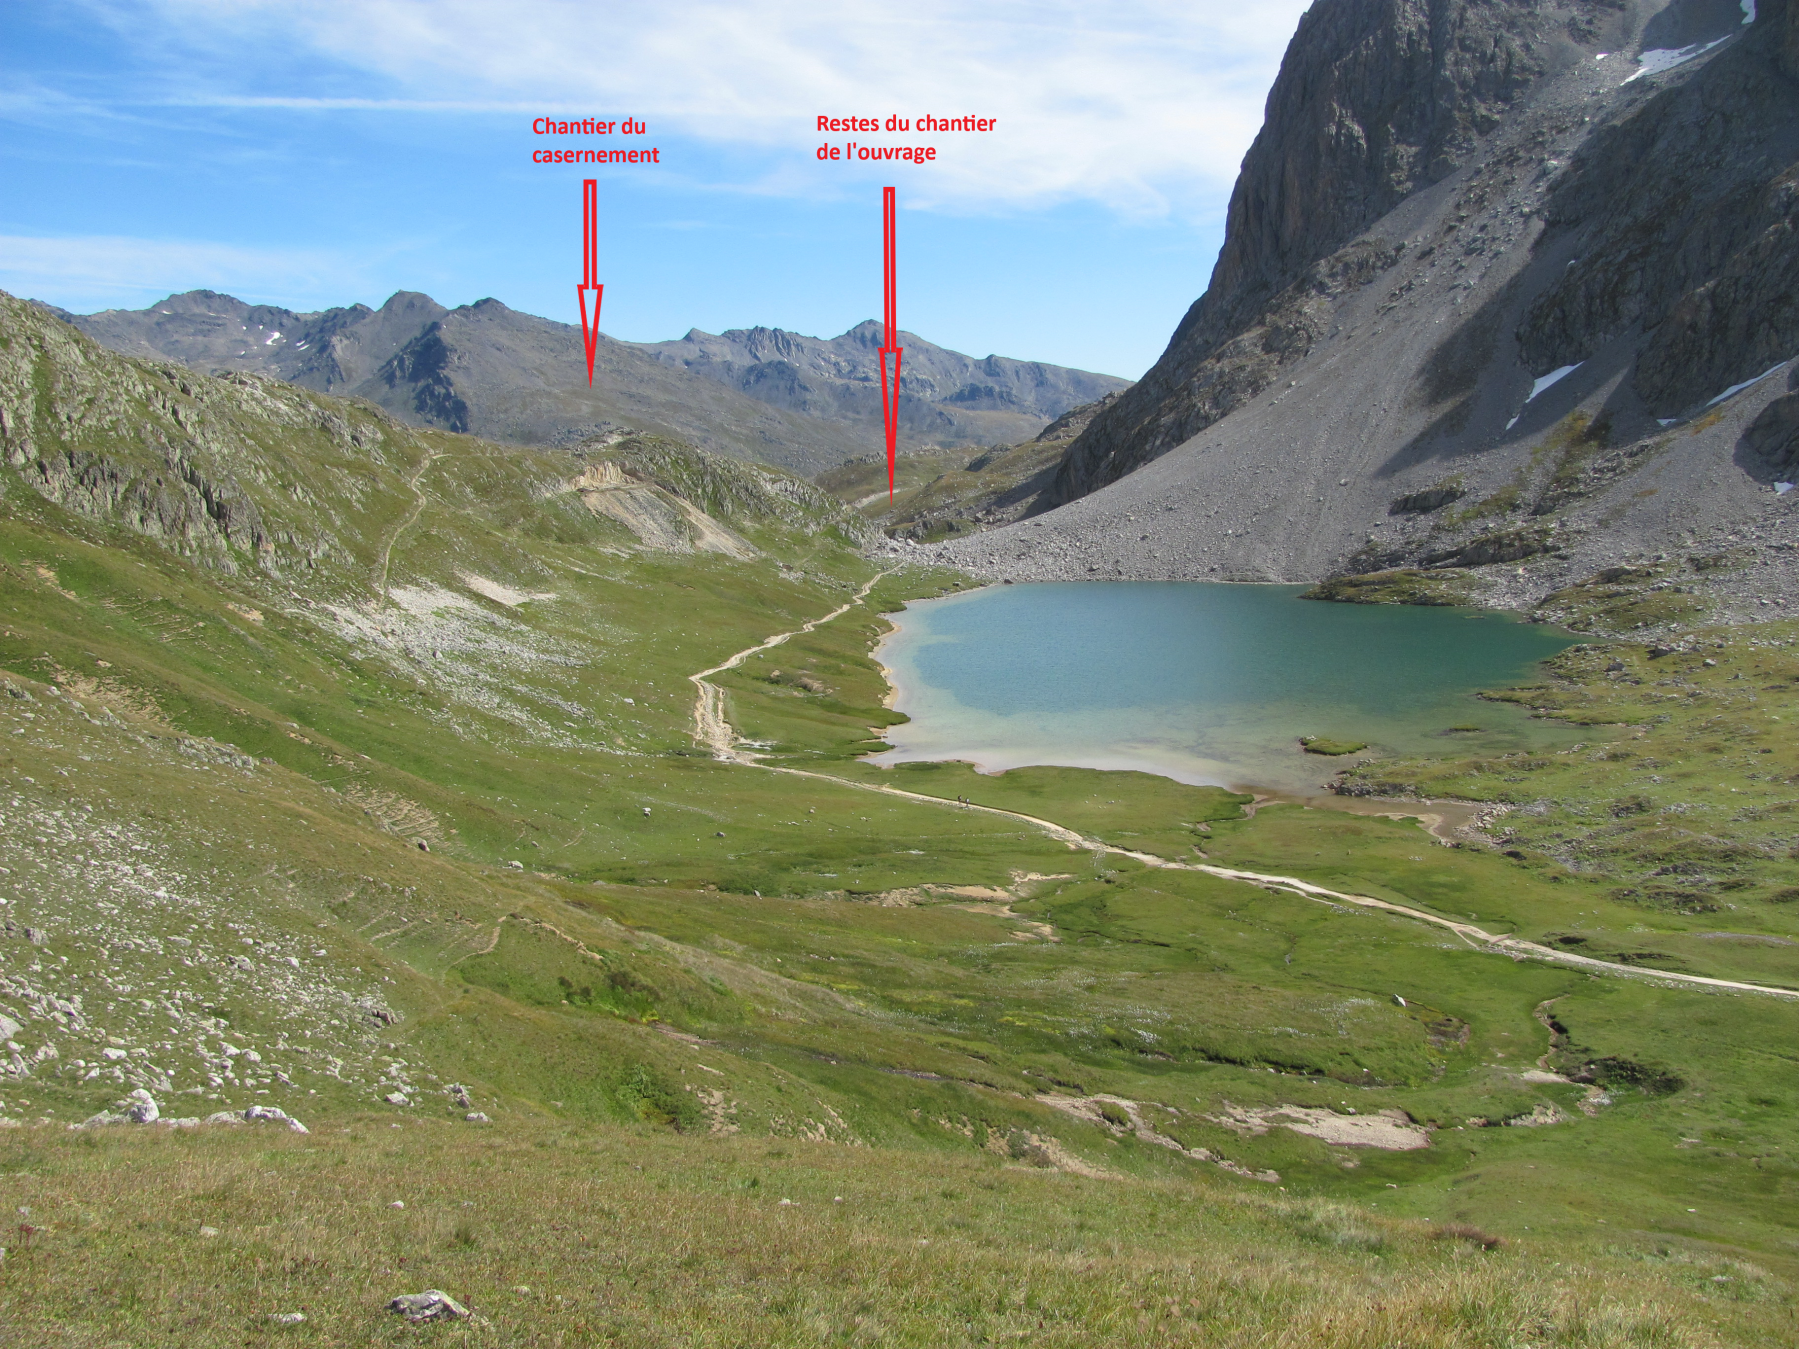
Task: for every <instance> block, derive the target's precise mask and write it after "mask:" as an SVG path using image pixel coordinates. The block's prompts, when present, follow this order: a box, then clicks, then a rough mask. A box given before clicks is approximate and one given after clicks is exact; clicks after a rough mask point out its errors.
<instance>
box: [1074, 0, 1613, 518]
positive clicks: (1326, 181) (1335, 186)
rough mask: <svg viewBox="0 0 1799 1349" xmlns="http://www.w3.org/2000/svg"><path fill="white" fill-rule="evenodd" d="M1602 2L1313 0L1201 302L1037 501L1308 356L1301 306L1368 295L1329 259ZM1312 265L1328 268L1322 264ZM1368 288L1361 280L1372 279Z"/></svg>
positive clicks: (1087, 479)
mask: <svg viewBox="0 0 1799 1349" xmlns="http://www.w3.org/2000/svg"><path fill="white" fill-rule="evenodd" d="M1625 8H1627V6H1624V5H1622V4H1620V3H1616V2H1615V0H1586V2H1585V3H1574V4H1564V5H1560V6H1544V5H1542V4H1540V3H1536V2H1535V0H1509V2H1507V0H1490V2H1487V3H1480V2H1477V0H1320V2H1319V3H1318V4H1315V5H1314V6H1313V7H1312V8H1311V10H1310V11H1309V12H1308V13H1307V14H1306V16H1305V17H1304V18H1303V19H1302V20H1301V21H1300V25H1299V31H1298V32H1297V33H1296V34H1295V35H1294V38H1293V41H1292V44H1291V45H1290V46H1289V47H1288V49H1287V55H1286V58H1285V59H1284V60H1283V61H1282V63H1281V70H1280V75H1279V77H1278V78H1277V79H1276V81H1275V84H1274V88H1273V91H1272V92H1271V93H1270V94H1269V96H1268V107H1267V119H1266V122H1265V124H1264V126H1263V128H1262V131H1261V134H1260V135H1258V136H1257V137H1256V140H1255V143H1254V144H1253V145H1252V146H1251V147H1250V150H1249V154H1248V155H1247V156H1246V157H1245V159H1244V161H1243V171H1242V173H1241V175H1240V176H1239V177H1238V179H1237V185H1236V189H1235V191H1234V192H1233V193H1232V195H1231V204H1230V211H1229V215H1228V219H1227V224H1226V233H1225V243H1224V248H1223V250H1222V252H1221V253H1220V254H1219V258H1218V263H1217V266H1216V268H1215V269H1214V270H1213V273H1212V283H1211V285H1210V286H1209V287H1208V288H1207V290H1206V293H1205V295H1204V296H1202V297H1201V298H1200V299H1199V300H1198V301H1197V302H1196V303H1195V304H1194V306H1193V307H1192V308H1191V309H1190V310H1189V311H1188V312H1187V316H1186V318H1185V319H1183V320H1182V322H1181V325H1180V327H1178V328H1177V329H1176V330H1175V333H1174V337H1173V339H1172V340H1171V341H1170V343H1169V346H1168V350H1167V351H1166V352H1165V353H1164V354H1163V356H1162V359H1161V360H1160V361H1158V362H1157V364H1156V366H1155V368H1154V369H1153V370H1151V371H1150V373H1149V374H1148V375H1146V376H1145V377H1144V378H1143V380H1142V382H1141V383H1139V384H1138V385H1137V386H1136V387H1135V388H1134V389H1132V390H1131V391H1130V392H1129V393H1128V394H1126V395H1125V396H1124V397H1123V398H1122V399H1120V401H1119V404H1118V406H1117V407H1116V408H1114V409H1111V410H1110V411H1109V412H1108V413H1107V414H1106V415H1105V416H1104V417H1102V418H1100V419H1099V420H1097V421H1096V422H1095V423H1094V425H1093V426H1092V427H1091V428H1090V429H1089V430H1088V432H1087V434H1086V435H1084V436H1082V437H1081V439H1080V440H1079V441H1077V442H1076V443H1075V445H1074V446H1073V447H1072V448H1071V449H1070V451H1069V454H1068V458H1067V461H1066V463H1065V464H1064V466H1063V468H1062V470H1061V472H1060V474H1059V475H1058V477H1057V480H1056V485H1055V491H1054V494H1053V496H1054V500H1055V501H1056V502H1060V501H1068V500H1071V499H1073V498H1075V497H1078V496H1081V495H1084V494H1086V493H1087V492H1091V491H1093V490H1095V489H1096V488H1098V487H1102V486H1104V485H1105V484H1106V483H1108V482H1113V481H1115V480H1117V479H1118V478H1120V477H1122V476H1124V475H1125V474H1126V473H1129V472H1131V471H1132V470H1134V469H1136V468H1139V467H1141V466H1142V465H1143V464H1145V463H1148V462H1149V461H1150V460H1152V459H1154V458H1156V457H1158V456H1159V455H1161V454H1164V453H1166V452H1167V451H1168V450H1171V449H1173V448H1174V447H1175V446H1176V445H1179V444H1181V443H1182V442H1183V441H1186V440H1188V439H1189V438H1191V437H1192V436H1194V435H1196V434H1197V433H1199V432H1200V431H1202V430H1204V429H1205V428H1206V427H1207V426H1210V425H1212V424H1213V423H1214V422H1216V421H1218V420H1219V419H1220V418H1221V417H1224V416H1226V415H1228V414H1229V413H1230V412H1231V411H1233V410H1234V409H1236V408H1237V407H1240V406H1242V405H1243V404H1244V403H1245V402H1247V401H1248V400H1249V399H1250V398H1253V397H1254V396H1255V395H1256V394H1258V393H1260V392H1261V391H1262V390H1263V389H1265V388H1267V387H1268V386H1269V385H1270V384H1271V383H1272V382H1273V380H1274V378H1275V377H1276V375H1277V373H1278V372H1279V370H1280V369H1281V368H1282V367H1283V366H1284V365H1287V364H1289V363H1291V362H1292V361H1293V360H1294V359H1296V358H1298V357H1300V356H1303V355H1304V354H1305V353H1306V352H1307V351H1309V350H1310V349H1311V346H1312V345H1313V343H1314V342H1315V341H1316V340H1317V332H1316V330H1315V327H1314V326H1313V325H1312V324H1311V323H1308V322H1307V319H1308V318H1310V317H1313V316H1315V315H1316V314H1317V313H1318V310H1317V307H1316V306H1310V305H1308V303H1307V302H1308V300H1311V299H1330V298H1334V297H1335V296H1336V295H1339V294H1341V291H1342V289H1343V287H1345V286H1349V285H1355V284H1358V283H1365V282H1366V281H1367V280H1369V279H1372V276H1371V271H1370V268H1371V265H1372V264H1373V263H1374V262H1375V259H1376V258H1377V257H1378V254H1379V251H1380V250H1379V249H1378V248H1370V247H1367V246H1364V247H1363V248H1361V249H1359V250H1357V251H1356V253H1355V255H1354V256H1352V257H1349V258H1342V259H1338V258H1334V257H1333V255H1334V254H1336V253H1337V251H1338V250H1339V249H1340V248H1342V246H1343V245H1344V244H1345V243H1347V242H1348V241H1350V240H1352V239H1354V238H1355V237H1356V236H1357V235H1358V234H1360V233H1362V232H1363V231H1364V230H1365V229H1367V228H1368V227H1369V226H1370V225H1371V224H1373V223H1374V222H1375V221H1376V220H1378V219H1380V218H1381V217H1382V216H1384V215H1386V214H1387V213H1388V212H1389V211H1391V210H1392V209H1393V208H1394V207H1395V206H1397V205H1398V204H1399V203H1400V202H1401V201H1403V200H1404V199H1405V198H1407V197H1408V196H1410V195H1411V194H1412V193H1414V192H1416V191H1418V190H1419V189H1420V188H1424V187H1427V186H1429V185H1431V184H1433V183H1436V182H1438V181H1440V180H1441V179H1443V178H1444V177H1446V176H1447V175H1448V174H1449V173H1451V172H1452V171H1453V170H1455V169H1456V168H1457V167H1459V166H1460V165H1462V164H1463V163H1464V162H1466V159H1467V157H1468V155H1469V153H1470V151H1471V150H1472V148H1473V147H1474V145H1475V144H1476V142H1477V141H1478V140H1479V138H1480V137H1482V136H1483V135H1485V134H1487V133H1488V132H1490V131H1492V130H1493V129H1494V128H1495V127H1496V126H1497V125H1499V123H1500V121H1501V119H1502V118H1504V116H1505V115H1506V113H1507V111H1508V110H1509V109H1510V108H1511V107H1512V106H1513V104H1514V103H1516V101H1517V100H1518V98H1519V97H1520V96H1521V95H1522V94H1523V93H1524V92H1525V91H1526V90H1527V89H1529V88H1530V86H1531V85H1532V84H1533V83H1534V82H1535V81H1536V80H1537V79H1538V78H1539V77H1540V76H1541V75H1542V74H1543V73H1544V72H1545V71H1546V70H1547V69H1549V68H1550V67H1551V66H1553V65H1556V64H1565V63H1567V62H1568V61H1570V60H1572V59H1575V49H1574V47H1573V40H1572V38H1571V37H1570V29H1571V28H1572V29H1573V30H1574V31H1577V32H1587V33H1591V34H1593V35H1594V36H1598V35H1600V34H1601V33H1605V34H1608V35H1609V34H1610V33H1611V32H1613V31H1614V30H1615V29H1616V28H1617V27H1618V22H1619V11H1620V10H1622V9H1625ZM1327 260H1329V261H1328V262H1327ZM1373 270H1374V271H1378V270H1379V269H1378V267H1374V268H1373Z"/></svg>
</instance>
